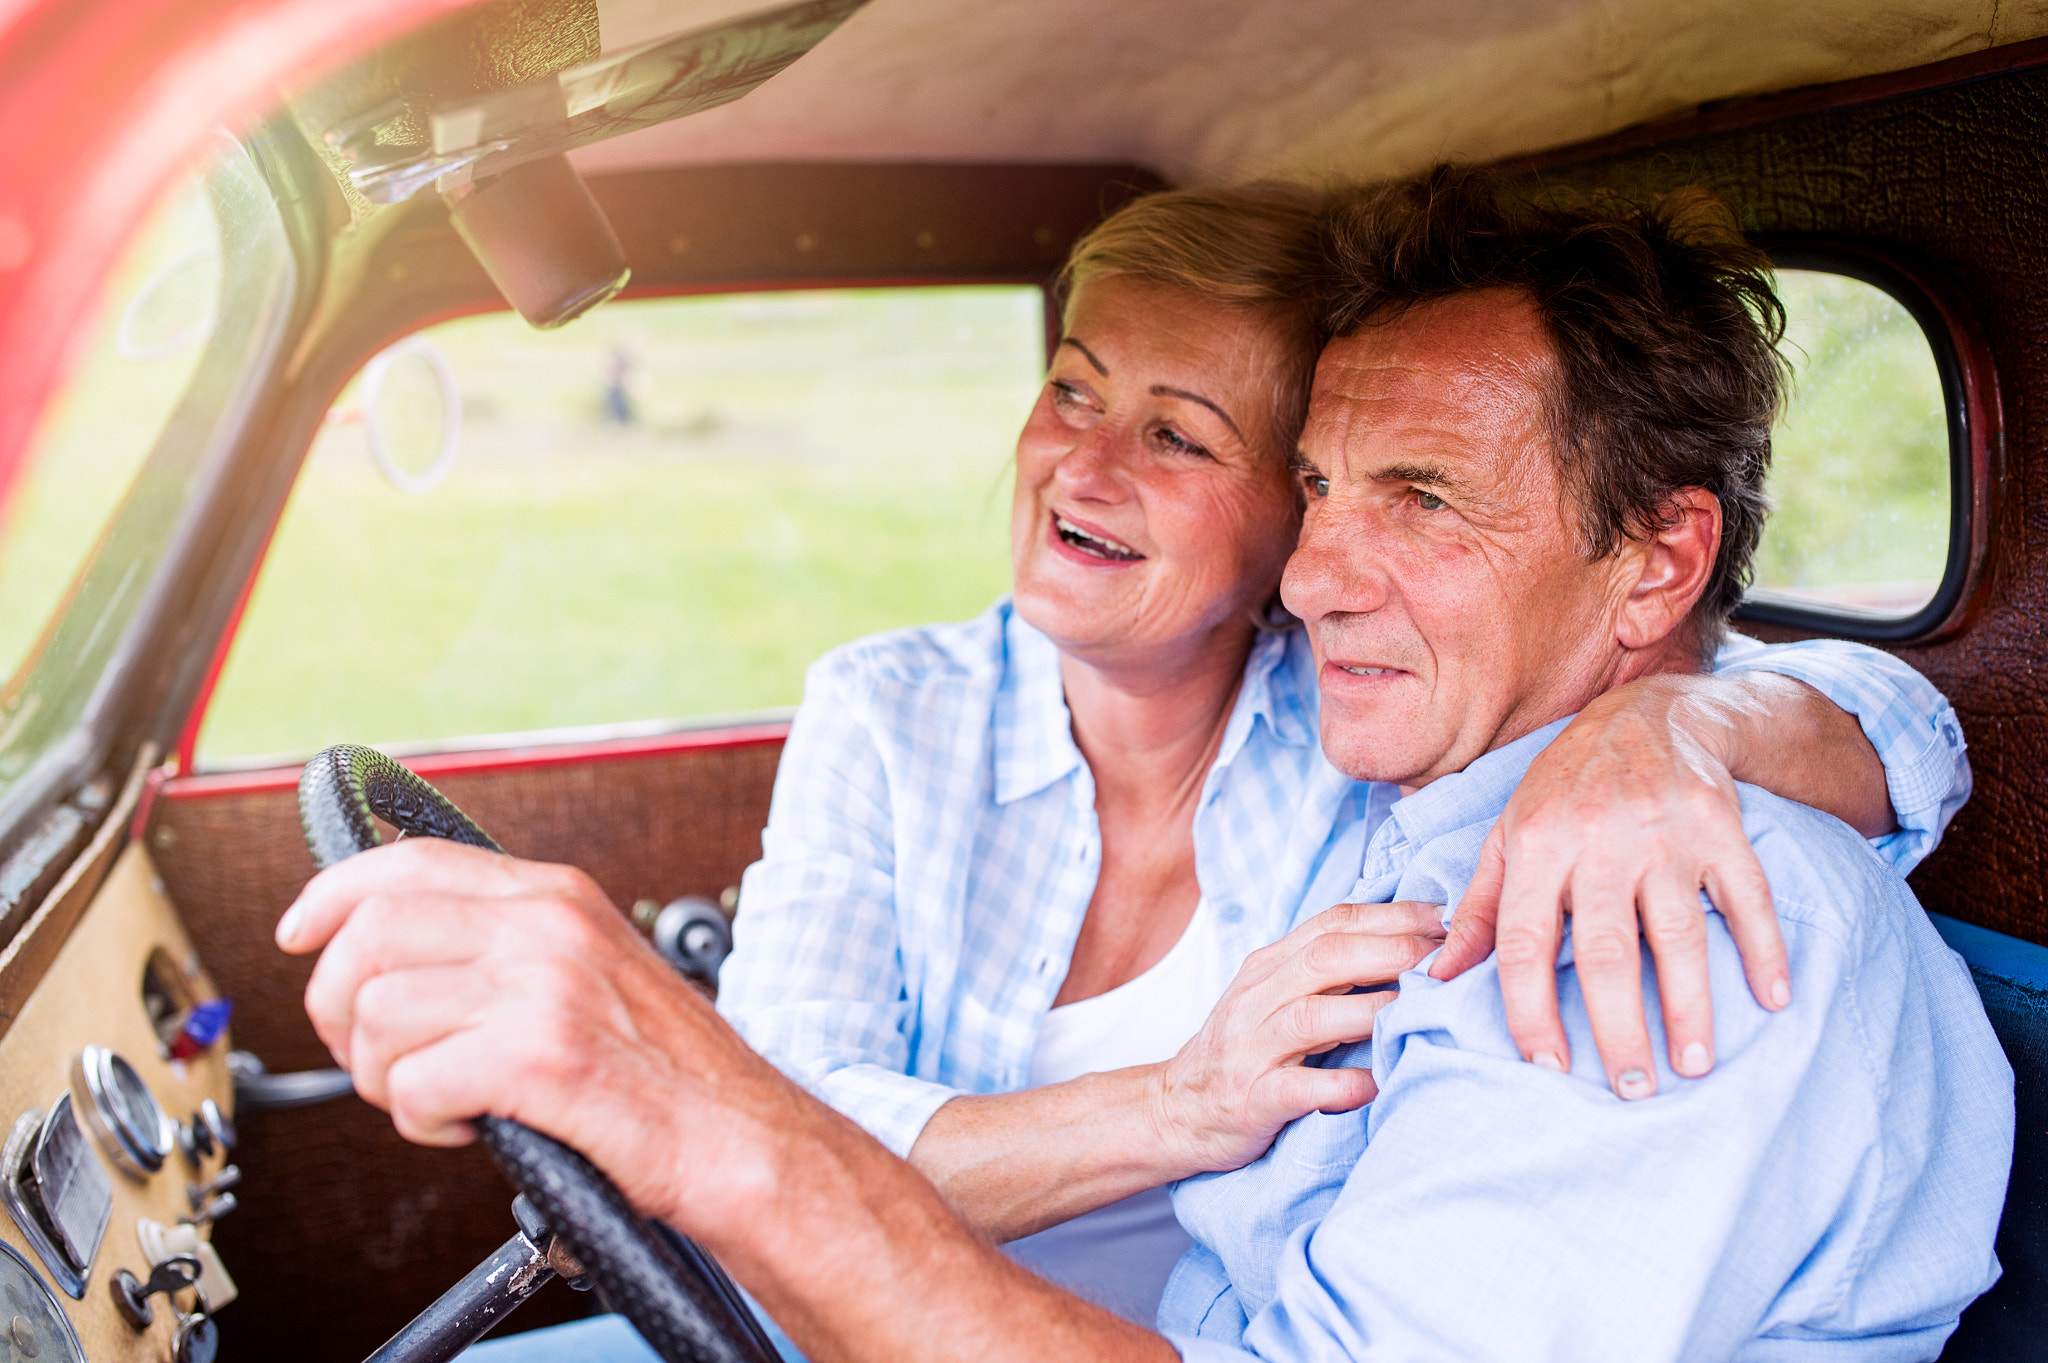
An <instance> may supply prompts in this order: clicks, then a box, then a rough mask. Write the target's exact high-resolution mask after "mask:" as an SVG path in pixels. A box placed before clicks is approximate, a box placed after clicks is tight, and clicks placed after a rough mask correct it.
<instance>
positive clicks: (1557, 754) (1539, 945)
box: [1430, 679, 1791, 1098]
mask: <svg viewBox="0 0 2048 1363" xmlns="http://www.w3.org/2000/svg"><path fill="white" fill-rule="evenodd" d="M1658 680H1664V679H1658ZM1672 680H1679V679H1672ZM1684 680H1691V679H1684ZM1686 694H1687V692H1686V690H1685V689H1684V688H1683V687H1658V686H1654V685H1645V684H1642V683H1638V684H1637V685H1636V686H1633V687H1627V688H1620V689H1617V690H1616V691H1613V692H1610V693H1608V695H1606V696H1603V697H1601V699H1600V700H1598V701H1595V702H1594V703H1593V704H1592V705H1589V706H1587V708H1586V709H1585V710H1584V711H1583V712H1582V713H1581V714H1580V715H1579V717H1578V718H1577V719H1575V720H1574V721H1573V722H1572V723H1571V724H1570V725H1569V726H1567V727H1566V728H1565V730H1564V732H1563V733H1561V734H1560V735H1558V737H1557V739H1556V740H1555V741H1553V742H1552V743H1551V744H1550V746H1549V747H1547V748H1545V749H1544V750H1543V752H1542V753H1541V754H1540V755H1539V756H1538V757H1537V758H1536V760H1535V761H1534V762H1533V763H1531V764H1530V767H1529V771H1528V774H1527V775H1526V776H1524V777H1523V778H1522V782H1521V784H1520V785H1519V786H1518V787H1517V788H1516V790H1515V793H1514V796H1513V798H1511V799H1510V800H1509V801H1508V804H1507V807H1506V809H1505V810H1504V811H1503V812H1502V814H1501V817H1500V819H1499V820H1498V822H1496V823H1495V824H1494V827H1493V831H1492V832H1491V833H1490V834H1489V835H1488V837H1487V840H1486V844H1485V846H1484V849H1483V850H1482V852H1481V854H1480V859H1479V869H1478V871H1477V873H1476V874H1475V875H1474V876H1473V878H1472V883H1471V885H1470V886H1469V887H1468V888H1467V890H1466V893H1465V897H1464V898H1463V899H1462V900H1461V901H1459V904H1458V911H1457V913H1456V915H1455V916H1454V917H1453V919H1452V922H1451V931H1450V937H1449V940H1448V941H1447V942H1446V943H1445V946H1444V951H1443V954H1442V955H1441V956H1439V957H1438V958H1437V959H1436V960H1435V961H1434V962H1432V963H1431V965H1430V974H1431V975H1433V976H1435V977H1436V978H1438V979H1446V980H1447V979H1451V978H1452V977H1454V976H1456V975H1459V974H1461V973H1463V972H1464V971H1465V970H1467V969H1469V968H1471V967H1472V966H1474V965H1477V964H1478V963H1479V962H1481V961H1483V960H1485V959H1486V957H1487V956H1488V955H1489V954H1493V955H1495V956H1496V958H1497V961H1498V967H1499V971H1500V987H1501V994H1502V996H1503V998H1504V1000H1505V1002H1506V1006H1507V1020H1508V1029H1509V1031H1510V1032H1512V1033H1513V1035H1514V1038H1515V1043H1516V1045H1517V1046H1518V1047H1519V1048H1520V1050H1521V1052H1522V1055H1523V1057H1524V1058H1525V1059H1527V1060H1530V1061H1533V1062H1534V1063H1536V1064H1540V1065H1545V1066H1548V1067H1550V1068H1553V1069H1560V1070H1564V1069H1569V1068H1570V1067H1571V1049H1570V1043H1569V1042H1568V1041H1567V1040H1566V1037H1565V1032H1564V1027H1563V1024H1562V1023H1561V1021H1560V1020H1559V1017H1558V1006H1557V997H1558V994H1557V955H1558V950H1559V944H1560V941H1561V938H1562V933H1563V923H1564V916H1565V915H1566V914H1567V913H1569V914H1570V915H1571V917H1572V949H1573V965H1574V969H1575V971H1576V972H1577V975H1578V981H1579V988H1580V990H1581V993H1582V994H1583V996H1584V998H1585V1001H1586V1012H1587V1014H1588V1017H1589V1020H1590V1021H1591V1024H1592V1030H1593V1039H1594V1043H1595V1045H1596V1046H1597V1047H1598V1048H1599V1051H1600V1058H1601V1061H1602V1064H1603V1066H1604V1068H1605V1069H1606V1071H1607V1076H1608V1082H1609V1083H1610V1084H1611V1085H1612V1086H1613V1088H1614V1091H1615V1092H1616V1093H1617V1094H1619V1095H1620V1096H1621V1097H1623V1098H1647V1097H1650V1096H1651V1095H1652V1094H1654V1093H1655V1092H1656V1091H1657V1066H1656V1063H1655V1057H1654V1054H1653V1051H1652V1047H1651V1042H1650V1035H1649V1030H1648V1027H1647V1025H1646V1022H1645V1013H1644V1006H1643V999H1644V992H1645V984H1644V976H1643V970H1642V959H1641V953H1640V949H1639V944H1640V942H1647V943H1648V944H1649V948H1650V952H1651V955H1652V956H1653V957H1654V958H1655V961H1656V966H1657V986H1658V992H1659V994H1660V995H1661V997H1662V1002H1663V1015H1664V1031H1665V1035H1666V1038H1667V1040H1668V1043H1669V1054H1670V1060H1671V1067H1672V1069H1674V1070H1676V1071H1677V1072H1678V1073H1679V1074H1682V1075H1687V1076H1698V1075H1702V1074H1705V1073H1706V1072H1707V1071H1708V1070H1710V1069H1712V1068H1713V1065H1714V1009H1713V1001H1712V996H1711V993H1710V991H1709V983H1708V977H1707V923H1706V905H1705V904H1703V903H1702V902H1701V899H1700V891H1701V890H1705V891H1706V892H1707V895H1708V896H1709V897H1710V898H1711V899H1712V901H1713V905H1714V907H1715V908H1716V909H1717V910H1718V911H1719V912H1720V914H1721V917H1722V919H1723V920H1724V921H1725V922H1726V923H1727V926H1728V931H1729V933H1730V934H1731V935H1732V936H1733V938H1734V939H1735V944H1736V947H1737V948H1738V949H1739V950H1740V951H1741V953H1742V959H1743V964H1744V967H1745V969H1746V970H1747V972H1748V977H1749V983H1750V988H1751V990H1752V991H1753V992H1754V993H1755V995H1756V998H1757V1001H1758V1002H1759V1003H1761V1004H1763V1005H1764V1006H1765V1007H1766V1008H1771V1009H1778V1008H1782V1007H1784V1006H1785V1004H1786V1003H1787V1002H1789V1001H1790V997H1791V996H1790V983H1789V974H1788V972H1787V968H1786V963H1785V947H1784V942H1783V940H1782V938H1781V937H1780V936H1779V933H1778V920H1777V915H1776V912H1775V911H1774V909H1773V907H1772V904H1771V891H1770V886H1769V884H1768V882H1767V881H1766V880H1765V878H1764V873H1763V868H1762V866H1761V865H1760V864H1759V863H1758V861H1757V858H1756V853H1755V851H1754V849H1752V848H1751V847H1750V844H1749V838H1748V835H1747V834H1746V833H1745V832H1744V831H1743V827H1742V802H1741V798H1740V796H1739V795H1738V793H1737V792H1736V789H1735V781H1734V778H1733V777H1732V776H1731V775H1730V774H1729V769H1728V762H1727V760H1726V757H1725V755H1724V753H1722V752H1721V751H1718V750H1717V748H1716V745H1715V743H1713V742H1711V741H1708V740H1707V739H1705V738H1703V737H1702V735H1701V734H1700V733H1699V732H1698V729H1699V728H1700V726H1699V725H1698V724H1696V723H1693V722H1692V718H1689V717H1688V716H1687V715H1686V714H1684V713H1683V710H1684V704H1685V696H1686ZM1693 718H1696V717H1693Z"/></svg>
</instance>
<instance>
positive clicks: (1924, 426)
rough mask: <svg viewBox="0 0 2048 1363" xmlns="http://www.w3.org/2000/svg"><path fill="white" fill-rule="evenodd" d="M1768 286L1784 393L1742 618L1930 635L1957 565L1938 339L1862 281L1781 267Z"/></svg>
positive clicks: (1954, 450) (1946, 383)
mask: <svg viewBox="0 0 2048 1363" xmlns="http://www.w3.org/2000/svg"><path fill="white" fill-rule="evenodd" d="M1778 284H1779V294H1780V297H1781V298H1782V299H1783V300H1784V303H1785V310H1786V318H1787V329H1786V342H1787V344H1786V346H1785V352H1786V355H1787V357H1788V358H1789V359H1790V360H1791V362H1792V366H1793V380H1792V388H1791V392H1790V396H1789V400H1788V401H1787V403H1786V406H1785V411H1784V413H1783V414H1782V415H1781V417H1780V418H1779V421H1778V425H1777V428H1776V430H1775V432H1774V434H1773V440H1772V446H1773V450H1772V461H1771V476H1770V484H1769V487H1770V494H1771V501H1772V505H1773V510H1772V513H1771V519H1770V521H1769V522H1768V524H1767V526H1766V528H1765V531H1764V538H1763V543H1762V545H1761V546H1760V547H1759V549H1758V552H1757V556H1756V578H1755V582H1754V584H1753V586H1752V588H1751V591H1750V595H1749V599H1748V601H1747V602H1746V603H1745V607H1744V614H1747V615H1751V616H1755V617H1760V618H1764V619H1778V620H1784V621H1785V622H1787V623H1796V624H1810V625H1817V626H1819V627H1821V628H1823V629H1828V630H1831V631H1835V632H1839V633H1847V634H1862V635H1865V636H1867V637H1878V638H1885V637H1905V636H1909V635H1910V634H1912V633H1915V632H1917V631H1918V630H1919V629H1921V628H1925V627H1926V626H1928V625H1931V624H1933V623H1934V621H1933V620H1932V619H1929V618H1928V616H1929V615H1939V614H1940V611H1941V604H1940V599H1941V598H1942V597H1943V596H1944V588H1945V587H1946V586H1947V585H1948V583H1949V578H1950V575H1951V573H1952V571H1959V566H1960V555H1959V554H1958V553H1957V552H1955V551H1954V548H1953V546H1952V540H1953V539H1954V538H1955V535H1956V530H1957V526H1956V515H1955V511H1956V505H1955V499H1956V492H1957V486H1958V483H1957V476H1956V469H1955V465H1956V464H1957V463H1958V461H1961V460H1963V459H1964V458H1965V457H1966V454H1965V451H1964V450H1962V449H1961V448H1958V446H1959V445H1960V443H1961V442H1960V437H1961V436H1962V435H1963V432H1961V431H1960V429H1959V427H1958V426H1957V425H1955V424H1953V423H1952V421H1951V410H1952V408H1953V407H1954V405H1955V404H1954V403H1953V402H1952V401H1951V397H1950V379H1951V377H1952V376H1950V375H1948V374H1946V373H1944V367H1945V365H1947V364H1948V363H1949V360H1948V346H1947V341H1946V338H1945V337H1941V338H1939V339H1937V338H1936V337H1935V336H1933V335H1931V334H1930V331H1929V330H1928V329H1927V328H1926V327H1925V326H1923V324H1922V321H1921V320H1920V319H1919V318H1918V317H1916V316H1915V313H1914V310H1913V309H1912V308H1910V307H1909V306H1908V304H1907V302H1906V301H1904V299H1903V298H1902V297H1901V295H1900V294H1895V293H1893V292H1892V291H1890V290H1888V289H1886V288H1884V287H1880V285H1879V284H1877V283H1874V282H1871V281H1870V280H1867V279H1864V278H1858V277H1855V276H1852V275H1849V274H1843V273H1835V272H1832V271H1829V270H1824V269H1819V268H1781V269H1780V270H1779V272H1778ZM1902 292H1903V290H1902Z"/></svg>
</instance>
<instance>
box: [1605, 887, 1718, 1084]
mask: <svg viewBox="0 0 2048 1363" xmlns="http://www.w3.org/2000/svg"><path fill="white" fill-rule="evenodd" d="M1637 911H1638V912H1639V914H1640V915H1641V918H1642V925H1643V938H1644V940H1645V941H1646V942H1647V943H1648V944H1649V948H1650V955H1651V957H1652V959H1653V960H1655V962H1656V965H1657V992H1658V994H1659V996H1660V997H1661V998H1662V1000H1663V1005H1664V1039H1665V1043H1666V1048H1667V1050H1668V1052H1669V1054H1670V1056H1671V1068H1672V1069H1674V1070H1677V1071H1678V1072H1679V1073H1680V1074H1682V1075H1684V1076H1686V1077H1687V1078H1688V1079H1697V1078H1699V1077H1700V1076H1701V1075H1703V1074H1705V1073H1706V1072H1707V1071H1708V1070H1711V1069H1712V1068H1714V995H1713V991H1712V988H1711V987H1710V986H1709V984H1708V980H1707V908H1706V905H1705V904H1703V903H1701V902H1700V892H1699V887H1698V886H1697V885H1696V884H1695V883H1694V882H1692V881H1691V880H1679V879H1674V878H1671V877H1669V876H1660V877H1658V878H1656V879H1654V880H1651V881H1648V882H1646V883H1645V884H1644V885H1643V887H1642V889H1641V891H1640V892H1639V894H1638V898H1637ZM1637 987H1638V988H1640V982H1638V985H1637ZM1601 1053H1602V1054H1603V1055H1604V1054H1606V1044H1605V1043H1604V1042H1603V1043H1601Z"/></svg>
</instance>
